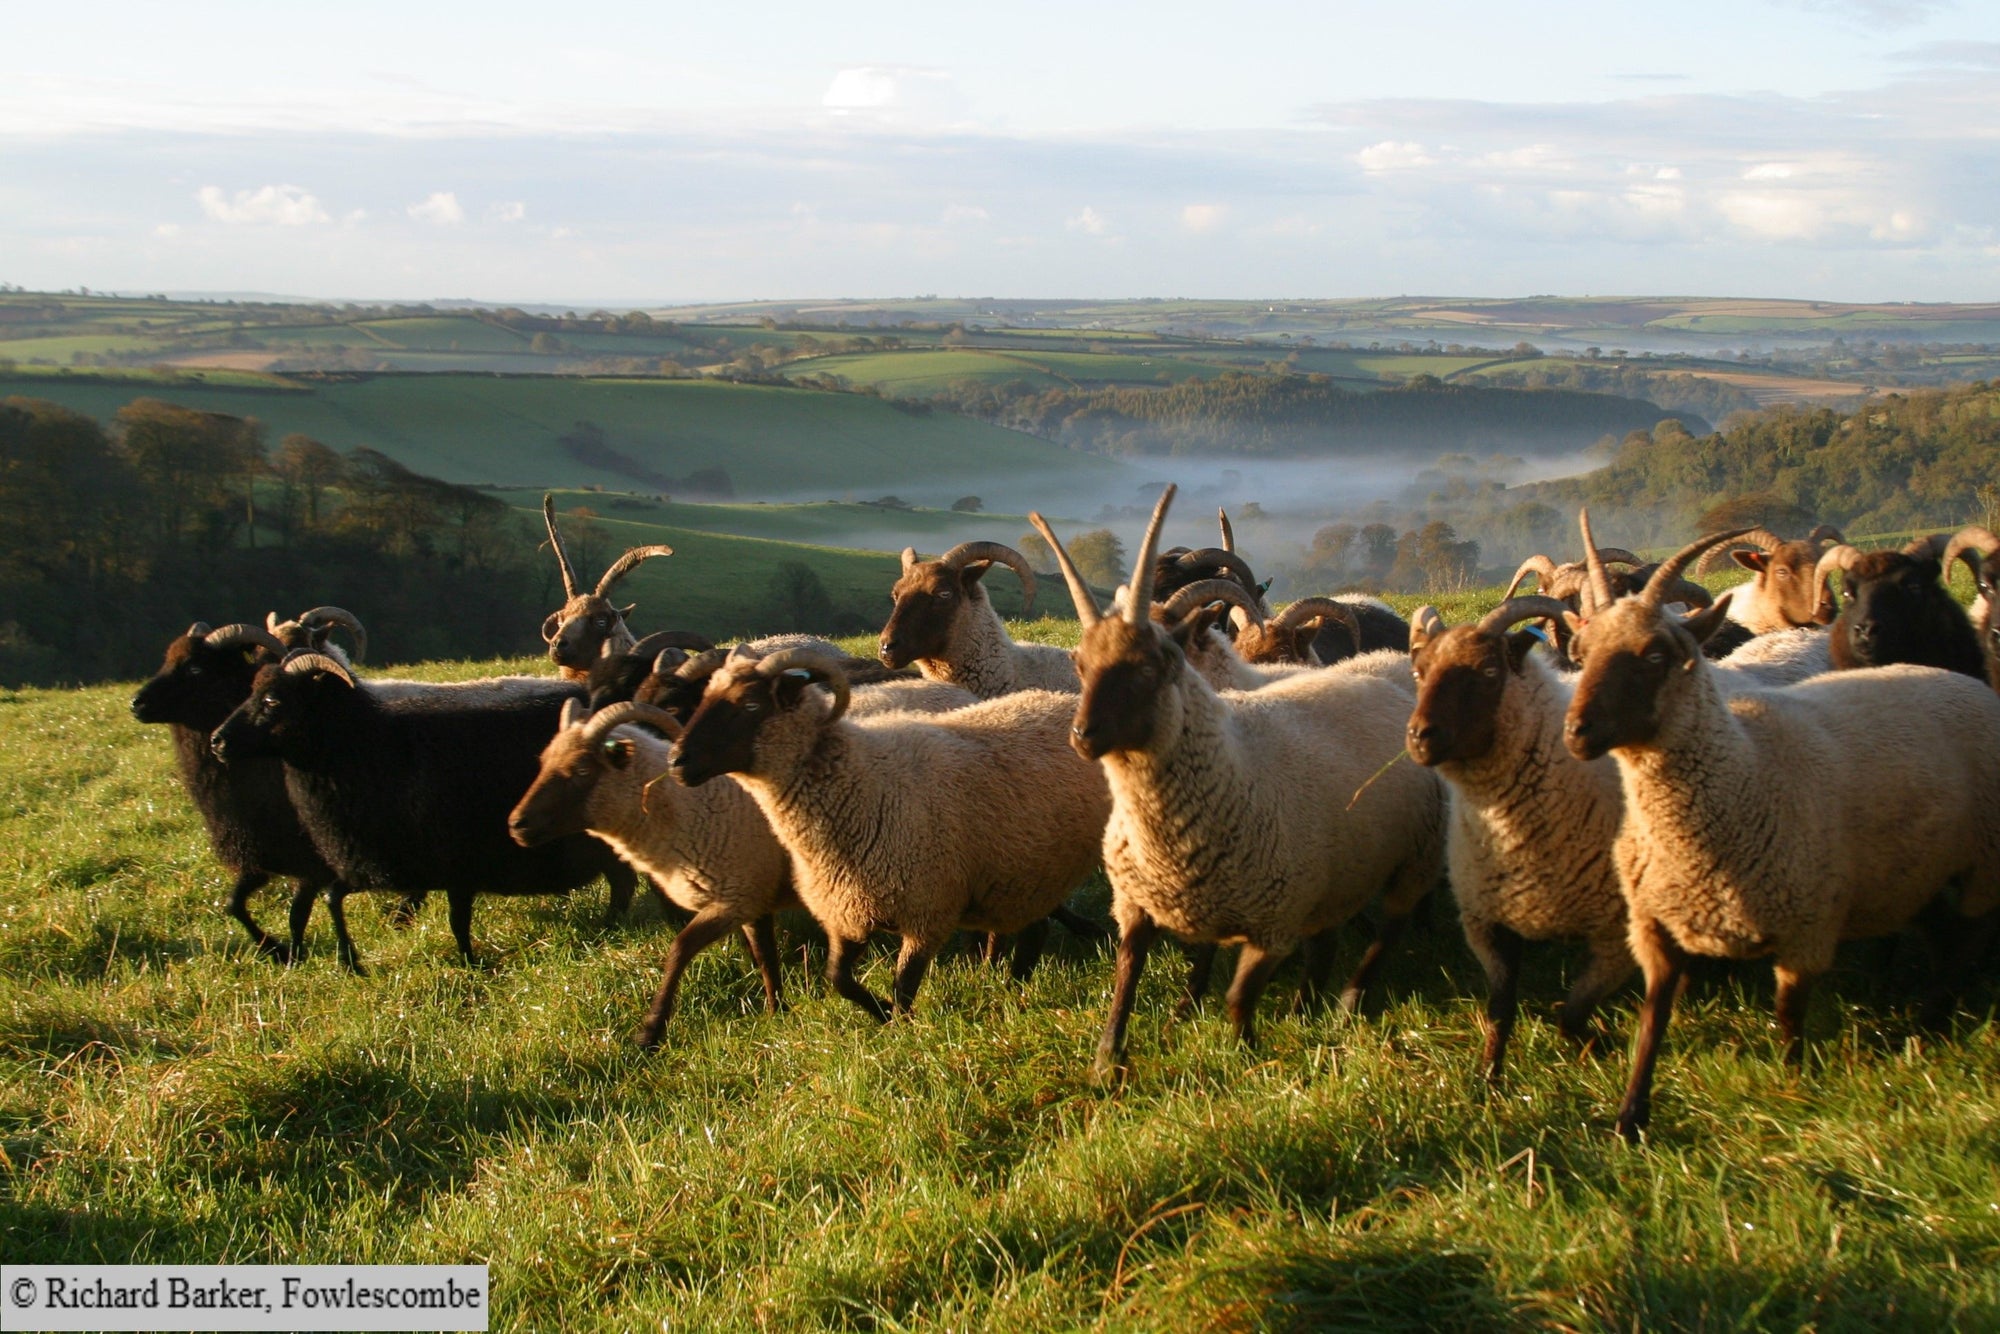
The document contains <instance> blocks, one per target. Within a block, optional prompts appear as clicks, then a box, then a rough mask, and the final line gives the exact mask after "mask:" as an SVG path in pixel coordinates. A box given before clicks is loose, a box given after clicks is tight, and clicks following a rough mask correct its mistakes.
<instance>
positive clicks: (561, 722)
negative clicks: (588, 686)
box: [556, 695, 590, 732]
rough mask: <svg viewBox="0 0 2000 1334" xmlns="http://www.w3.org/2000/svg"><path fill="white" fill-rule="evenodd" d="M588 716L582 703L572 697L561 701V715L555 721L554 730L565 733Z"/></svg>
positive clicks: (588, 713)
mask: <svg viewBox="0 0 2000 1334" xmlns="http://www.w3.org/2000/svg"><path fill="white" fill-rule="evenodd" d="M589 716H590V712H589V710H588V708H587V707H586V706H585V705H584V702H583V701H582V700H580V699H578V698H577V697H576V696H574V695H572V696H570V697H569V698H568V699H566V700H564V701H563V706H562V714H561V716H559V717H558V718H557V719H556V730H557V731H559V732H567V731H569V729H570V728H572V727H575V726H576V725H577V724H578V723H580V722H582V721H583V720H584V719H586V718H588V717H589Z"/></svg>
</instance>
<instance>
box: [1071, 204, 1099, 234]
mask: <svg viewBox="0 0 2000 1334" xmlns="http://www.w3.org/2000/svg"><path fill="white" fill-rule="evenodd" d="M1063 226H1065V227H1067V228H1069V229H1070V230H1071V231H1073V232H1082V233H1083V234H1084V235H1085V236H1105V235H1108V234H1109V233H1110V231H1111V219H1109V218H1107V217H1105V216H1104V215H1103V214H1102V213H1099V212H1098V211H1097V210H1096V209H1095V208H1092V207H1091V206H1090V205H1089V204H1085V205H1084V206H1083V211H1082V212H1080V213H1073V214H1071V215H1070V216H1069V217H1067V218H1065V219H1063Z"/></svg>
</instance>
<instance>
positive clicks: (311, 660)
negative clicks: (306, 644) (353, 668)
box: [285, 649, 354, 686]
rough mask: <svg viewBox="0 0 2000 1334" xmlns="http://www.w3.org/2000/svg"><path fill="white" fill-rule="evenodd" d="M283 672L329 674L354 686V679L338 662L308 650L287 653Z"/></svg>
mask: <svg viewBox="0 0 2000 1334" xmlns="http://www.w3.org/2000/svg"><path fill="white" fill-rule="evenodd" d="M285 671H286V672H287V673H290V674H301V673H305V672H331V673H332V674H333V675H335V676H337V677H339V678H340V679H341V680H343V681H345V682H347V684H348V685H350V686H351V685H353V684H354V678H353V677H352V676H350V675H348V672H347V669H346V668H345V667H343V666H341V665H340V663H339V662H337V661H335V660H334V659H332V658H329V657H328V656H327V655H326V654H324V653H314V652H312V651H311V650H309V649H294V650H292V651H291V652H290V653H287V654H286V655H285Z"/></svg>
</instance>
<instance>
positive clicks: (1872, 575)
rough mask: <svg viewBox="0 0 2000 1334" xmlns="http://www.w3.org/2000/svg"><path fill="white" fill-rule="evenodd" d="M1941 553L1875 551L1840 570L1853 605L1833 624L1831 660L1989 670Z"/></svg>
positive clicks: (1974, 672)
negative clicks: (1947, 581) (1945, 576)
mask: <svg viewBox="0 0 2000 1334" xmlns="http://www.w3.org/2000/svg"><path fill="white" fill-rule="evenodd" d="M1941 571H1942V567H1941V566H1940V565H1939V563H1938V561H1937V559H1936V558H1935V557H1930V556H1912V555H1909V554H1908V553H1906V552H1901V551H1870V552H1866V553H1864V554H1862V555H1860V556H1857V557H1856V558H1855V559H1854V560H1853V561H1852V563H1850V564H1849V565H1848V566H1847V567H1846V568H1844V569H1843V570H1842V571H1841V578H1842V583H1843V586H1844V589H1845V591H1846V593H1847V597H1848V604H1847V606H1846V607H1845V608H1844V609H1843V610H1842V611H1841V613H1840V615H1839V617H1838V618H1837V619H1835V621H1834V623H1833V632H1832V633H1833V640H1832V643H1831V645H1830V647H1831V649H1832V652H1833V664H1834V666H1835V667H1838V668H1841V669H1843V670H1845V669H1848V668H1853V667H1881V666H1886V665H1887V664H1889V663H1896V662H1908V663H1916V664H1919V665H1921V666H1926V667H1942V668H1944V669H1945V670H1947V671H1954V672H1962V673H1964V674H1965V675H1967V676H1976V677H1982V678H1983V677H1984V676H1985V675H1986V663H1985V657H1984V654H1983V653H1982V652H1981V650H1980V645H1979V641H1978V636H1977V635H1976V634H1974V632H1973V630H1972V624H1971V622H1970V621H1968V620H1967V619H1966V616H1965V613H1964V611H1963V610H1961V609H1960V608H1959V605H1958V603H1957V602H1956V601H1954V600H1953V599H1952V596H1951V594H1949V593H1947V592H1946V591H1945V589H1944V585H1943V584H1942V583H1941V582H1940V574H1941Z"/></svg>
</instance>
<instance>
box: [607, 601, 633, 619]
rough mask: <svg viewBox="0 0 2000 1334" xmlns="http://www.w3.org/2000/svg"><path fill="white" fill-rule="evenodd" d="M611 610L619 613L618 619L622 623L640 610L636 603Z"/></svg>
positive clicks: (629, 603)
mask: <svg viewBox="0 0 2000 1334" xmlns="http://www.w3.org/2000/svg"><path fill="white" fill-rule="evenodd" d="M611 610H613V611H615V612H617V613H618V619H619V620H621V621H622V620H624V619H625V618H626V617H627V616H630V615H631V614H632V613H633V612H635V611H637V610H639V604H638V603H636V602H628V603H626V604H625V605H624V606H622V607H613V608H612V609H611Z"/></svg>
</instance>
